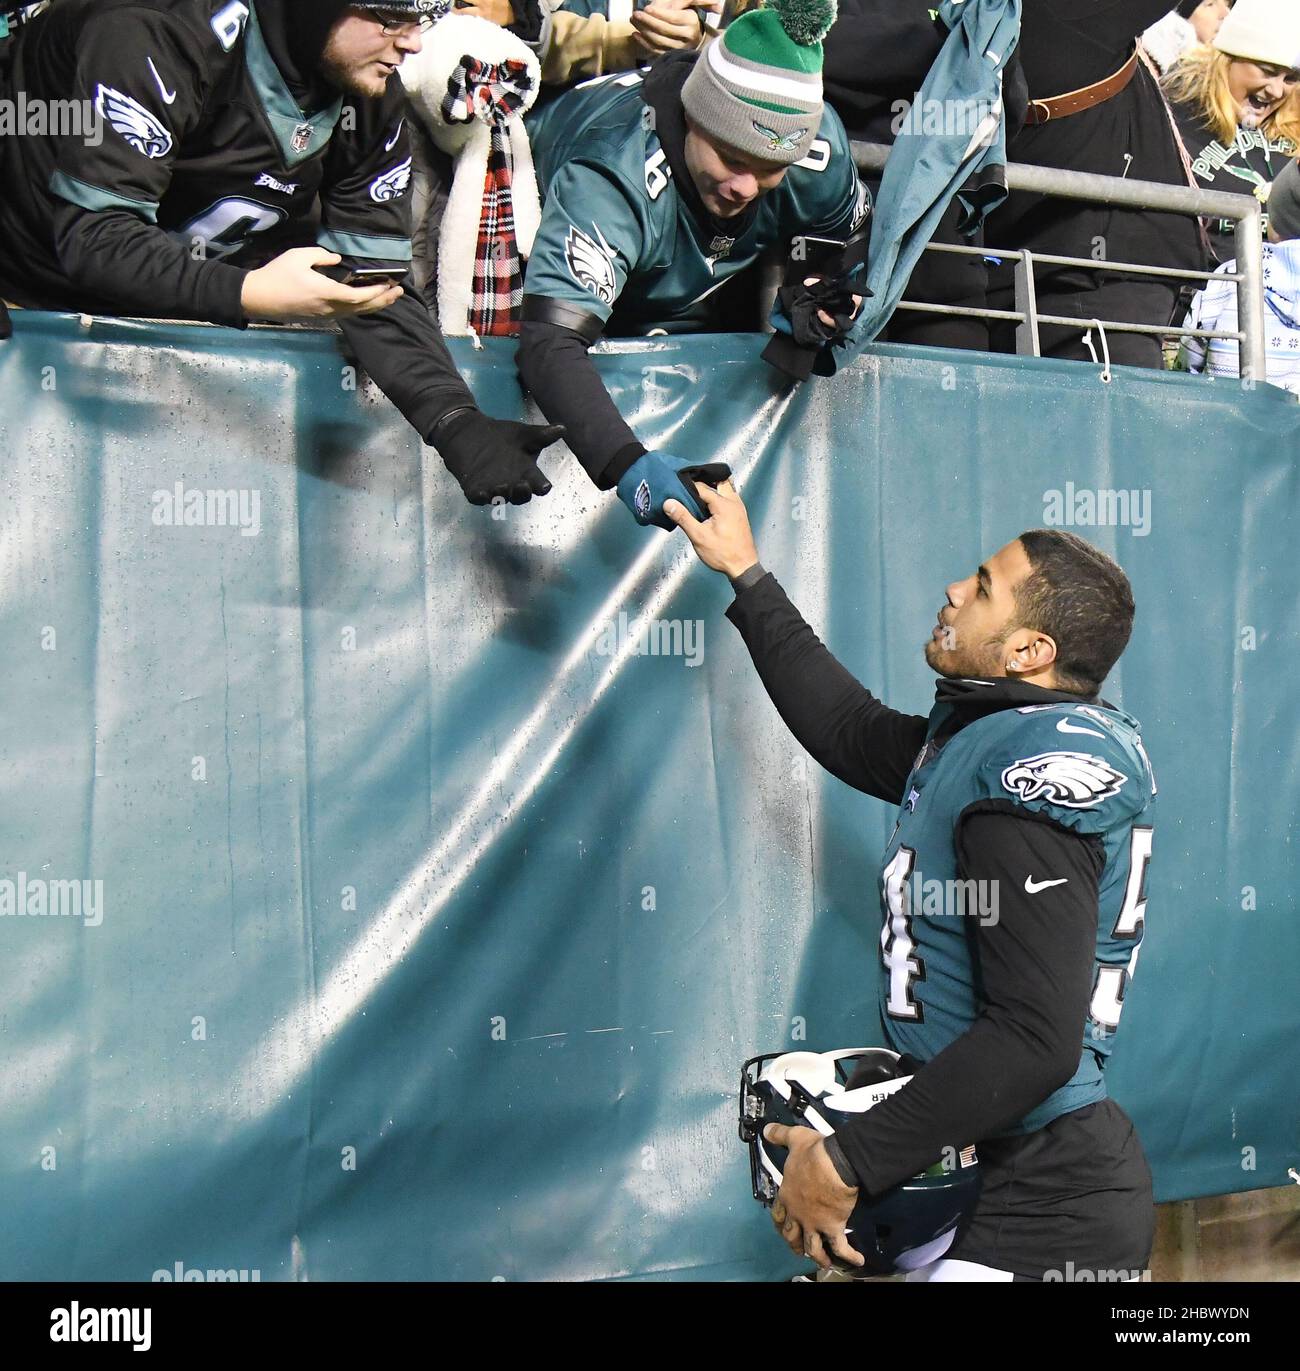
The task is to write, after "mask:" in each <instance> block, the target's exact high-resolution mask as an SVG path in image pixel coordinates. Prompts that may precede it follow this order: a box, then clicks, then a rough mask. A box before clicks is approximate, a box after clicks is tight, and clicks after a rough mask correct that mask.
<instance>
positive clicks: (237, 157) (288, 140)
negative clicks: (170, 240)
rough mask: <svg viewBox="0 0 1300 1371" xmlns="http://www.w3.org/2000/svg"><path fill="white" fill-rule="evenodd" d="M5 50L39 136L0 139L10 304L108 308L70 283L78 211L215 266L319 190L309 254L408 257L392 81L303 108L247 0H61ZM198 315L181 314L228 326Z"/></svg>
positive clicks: (83, 286)
mask: <svg viewBox="0 0 1300 1371" xmlns="http://www.w3.org/2000/svg"><path fill="white" fill-rule="evenodd" d="M14 49H15V51H14V61H13V65H12V70H11V72H10V75H9V79H8V82H7V85H8V89H7V90H6V91H4V92H3V93H4V94H6V95H7V96H8V97H9V98H10V99H14V100H18V99H21V101H22V107H23V108H26V109H28V110H29V111H36V110H38V109H39V110H40V111H41V112H42V114H41V123H42V127H40V128H37V127H36V124H35V123H34V122H33V120H34V118H35V116H34V115H33V116H32V117H31V118H29V121H28V122H29V123H31V127H30V128H29V129H27V130H26V136H22V137H7V138H0V173H2V174H3V179H4V184H5V193H4V196H3V197H0V248H3V256H4V258H5V259H7V263H8V267H9V271H8V272H6V274H7V275H12V274H13V271H12V269H13V267H14V264H15V263H21V274H20V275H19V278H18V280H17V282H15V283H13V284H14V286H15V287H16V288H17V290H18V293H19V296H20V298H21V296H23V295H27V296H31V297H35V299H34V302H36V303H41V304H45V305H46V306H53V307H56V308H57V307H64V308H75V309H78V310H83V311H87V312H91V313H94V312H97V311H100V310H102V311H104V312H110V311H112V310H113V308H114V307H115V306H116V307H118V309H119V310H120V307H121V306H122V304H123V303H124V301H122V300H121V299H118V298H114V297H113V295H112V294H111V293H110V294H109V297H108V298H104V297H103V296H99V297H98V298H97V296H96V289H97V285H100V284H101V283H96V282H93V281H78V282H76V283H75V284H74V283H73V282H72V281H70V280H69V275H70V271H69V268H70V266H72V265H74V264H71V263H69V262H68V261H66V260H64V258H65V254H63V253H61V252H60V247H59V245H58V244H59V242H60V238H61V236H62V238H63V240H64V242H65V245H66V239H67V237H68V235H67V229H68V227H69V224H70V223H71V219H72V218H75V216H76V215H77V214H78V212H88V213H92V214H95V213H100V212H105V211H107V212H121V213H126V214H131V215H134V216H136V217H137V218H139V219H141V220H143V221H145V222H147V223H149V224H154V225H157V226H158V227H159V228H160V229H163V230H165V231H167V232H168V233H170V234H172V235H174V236H175V237H176V238H178V239H179V240H180V241H181V242H183V243H184V244H185V246H186V247H187V249H189V251H190V254H191V256H192V257H193V258H194V259H195V260H204V261H214V260H218V259H222V258H228V257H232V256H233V255H234V254H236V253H238V252H239V251H240V250H241V249H242V248H244V247H245V246H247V245H249V244H250V243H252V242H255V241H256V239H257V235H259V234H265V233H266V232H267V231H268V230H272V229H276V228H278V227H280V226H281V225H287V224H288V223H289V222H290V221H293V220H302V219H307V217H308V216H309V215H310V213H311V212H312V210H313V207H314V204H315V201H316V199H317V196H318V195H319V197H320V202H321V231H320V233H319V235H318V241H319V243H320V245H321V246H323V247H326V248H328V249H330V250H331V251H335V252H339V253H340V254H342V255H344V256H346V257H350V258H352V259H361V260H372V261H376V262H389V261H392V262H403V263H404V262H409V260H410V256H411V246H410V223H409V214H410V210H409V195H408V194H407V188H408V185H409V182H410V176H411V162H410V151H409V148H408V144H407V139H406V130H405V128H404V126H403V113H404V99H403V96H402V91H401V85H400V82H398V81H397V80H396V79H394V80H392V81H391V82H390V84H389V88H388V92H387V94H386V95H385V96H384V97H383V98H382V99H374V100H367V99H363V98H361V97H359V96H348V97H346V98H345V97H344V96H342V95H341V94H340V95H339V96H338V97H337V98H336V99H335V100H334V101H333V103H332V104H330V105H329V106H327V107H326V108H324V109H320V110H316V111H312V112H304V111H303V110H301V109H300V108H299V107H298V106H297V104H296V102H295V100H294V97H293V95H292V94H291V93H290V91H289V88H288V86H287V85H286V82H285V79H284V77H283V76H282V75H281V73H280V70H279V68H278V67H277V66H276V64H275V62H274V60H273V59H272V57H271V53H270V51H269V49H268V47H267V44H266V41H265V39H264V37H263V34H262V31H261V28H260V26H259V24H258V19H257V11H256V0H247V3H245V2H244V0H129V3H128V2H127V0H60V3H59V4H56V5H53V6H51V8H50V9H49V10H47V11H46V12H45V13H44V14H42V15H41V16H39V17H38V18H37V19H35V20H34V21H32V22H31V24H30V25H28V26H27V28H26V29H24V30H23V31H21V33H20V37H19V38H18V39H17V40H16V43H15V44H14ZM138 267H139V272H140V273H141V275H139V276H137V277H136V279H135V281H134V285H135V287H136V289H135V291H134V292H133V294H134V295H137V296H140V297H142V298H144V299H148V298H150V295H149V286H148V283H147V281H146V280H145V279H143V278H144V277H147V274H148V272H149V270H150V264H149V262H147V261H144V262H141V263H140V264H138ZM0 270H3V266H0ZM101 288H102V287H101ZM23 302H24V303H27V302H28V301H26V300H24V301H23ZM130 303H132V304H133V305H134V304H135V300H134V299H133V300H132V301H131V302H130ZM194 304H195V309H194V310H193V312H192V317H208V318H213V321H214V322H222V323H231V324H238V323H241V322H242V317H241V316H239V315H238V311H237V310H236V311H235V314H236V317H232V318H224V317H214V314H218V315H219V314H221V313H223V311H221V310H215V311H214V310H213V309H211V308H205V307H204V306H205V304H206V305H211V304H212V302H200V301H198V300H196V301H195V302H194ZM133 312H141V311H139V310H138V309H137V310H133Z"/></svg>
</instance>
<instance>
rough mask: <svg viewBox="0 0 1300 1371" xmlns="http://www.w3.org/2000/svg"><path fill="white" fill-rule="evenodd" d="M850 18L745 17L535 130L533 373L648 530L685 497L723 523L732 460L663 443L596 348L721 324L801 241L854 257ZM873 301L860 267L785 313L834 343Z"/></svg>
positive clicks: (526, 358) (809, 333)
mask: <svg viewBox="0 0 1300 1371" xmlns="http://www.w3.org/2000/svg"><path fill="white" fill-rule="evenodd" d="M834 15H835V8H834V4H833V0H784V3H782V4H781V6H780V7H779V8H776V9H770V10H759V11H755V12H751V13H749V14H746V15H743V16H742V17H741V18H740V19H738V20H736V21H735V23H733V24H732V25H731V26H730V27H729V28H728V29H727V30H726V32H725V33H724V34H723V36H722V37H721V38H719V39H717V40H716V41H714V42H712V43H710V44H709V45H708V47H706V48H705V49H704V51H703V52H701V53H698V54H697V53H680V54H673V55H671V56H669V57H668V58H665V59H664V60H663V61H661V62H659V63H658V64H657V65H656V66H655V67H654V68H653V69H652V70H651V71H650V72H649V73H648V74H645V75H642V74H641V73H637V72H631V73H627V74H624V75H618V76H612V77H603V78H600V79H599V80H597V81H592V82H588V83H586V84H585V85H584V86H579V87H578V88H577V89H576V90H574V91H572V92H569V93H568V94H567V95H565V96H563V97H562V98H561V99H559V100H557V101H555V102H554V103H553V104H551V105H550V106H549V107H548V108H547V109H546V110H544V111H543V112H542V113H541V115H540V116H538V118H537V119H536V120H535V121H533V122H532V124H531V125H530V130H529V136H530V140H531V144H532V150H533V157H534V160H535V162H536V166H537V173H538V182H539V185H540V186H541V188H542V190H543V192H544V195H545V203H544V206H543V212H542V220H541V226H540V228H539V230H538V233H537V237H536V240H535V242H534V245H533V249H532V253H531V256H530V258H529V262H528V269H527V276H526V280H525V284H524V306H523V318H524V323H523V328H522V331H521V336H520V346H519V371H520V374H521V376H522V378H523V380H524V383H525V385H526V386H527V387H528V389H529V390H530V391H531V392H532V394H533V395H534V397H535V398H536V400H537V402H538V404H539V405H540V406H541V408H542V411H543V412H544V413H545V414H546V415H548V416H550V417H552V418H553V420H554V421H555V422H557V423H558V422H564V423H566V424H567V426H568V442H569V446H570V447H571V448H572V450H573V451H574V453H575V454H576V455H577V457H578V459H579V460H580V461H581V462H582V464H583V466H584V467H585V468H586V470H587V472H588V474H589V475H590V476H591V478H592V479H593V480H594V481H595V482H596V484H597V486H599V487H600V488H601V489H603V490H608V489H610V488H612V487H615V486H617V488H618V493H619V497H620V498H621V499H622V500H623V501H624V503H626V504H627V505H628V507H629V508H630V509H631V510H632V512H633V514H634V516H635V517H636V519H637V521H638V522H639V523H642V524H656V525H658V526H659V527H662V528H672V527H673V525H672V523H671V522H670V521H669V520H668V519H667V518H666V517H665V516H664V514H663V502H664V500H665V499H667V498H669V497H670V496H671V497H673V498H675V499H679V500H684V501H686V502H687V503H688V505H689V507H690V508H691V509H692V510H694V511H695V512H696V513H697V514H698V515H699V516H700V517H705V516H704V510H703V508H702V507H701V506H700V504H699V503H698V501H697V500H696V499H695V496H694V487H693V485H692V484H691V483H690V476H691V473H692V471H702V472H703V478H704V479H706V480H708V479H713V480H716V479H717V478H718V476H719V475H720V474H725V467H721V466H715V467H713V468H703V469H701V468H691V465H690V463H688V462H686V461H685V460H684V459H682V458H679V457H676V456H674V455H672V454H670V453H664V452H647V451H646V449H645V447H644V446H643V445H642V444H641V443H640V442H639V441H638V439H637V437H636V435H635V434H634V433H633V432H632V430H631V429H630V428H629V427H628V425H627V424H626V423H625V422H624V421H623V419H622V418H621V417H620V416H619V414H618V411H617V409H616V408H615V406H614V404H613V402H612V401H611V400H610V398H609V395H608V393H607V392H606V391H605V389H604V387H603V386H602V385H601V383H600V380H599V377H598V376H597V375H596V372H595V368H594V367H593V365H592V363H591V361H590V358H589V357H588V352H587V350H588V349H589V348H590V347H591V345H592V344H593V343H594V342H595V341H596V340H597V339H598V338H599V337H600V336H601V335H602V334H603V333H615V334H622V335H624V336H627V335H645V334H648V333H651V332H654V331H663V332H690V331H693V332H701V331H707V330H708V329H709V328H710V325H711V315H710V307H711V305H712V303H713V297H714V296H715V294H716V292H718V291H719V289H720V288H721V287H723V286H725V285H726V283H727V282H728V281H729V280H730V279H731V278H732V277H734V276H735V275H736V274H737V273H738V272H740V271H742V270H743V269H745V268H746V267H749V266H752V265H753V264H754V263H755V262H756V261H758V259H759V258H760V257H761V256H762V255H763V254H764V253H765V252H766V251H767V250H768V249H769V248H771V247H773V246H777V245H779V246H780V248H781V249H783V250H784V249H786V248H788V246H789V245H790V243H791V242H792V240H794V239H796V238H801V237H805V238H806V237H811V238H822V239H827V240H831V241H832V242H834V243H840V244H846V243H848V244H850V247H848V248H847V249H845V250H844V252H843V253H842V254H838V255H839V257H840V260H841V261H850V260H854V258H853V257H852V254H853V252H854V250H855V248H856V247H857V245H858V244H860V243H861V241H862V238H863V237H864V236H865V235H863V234H862V233H861V231H862V229H863V225H864V223H865V221H866V219H867V216H868V214H869V209H870V200H869V197H868V195H867V192H866V190H865V188H864V187H863V186H862V184H861V182H860V181H859V180H858V177H857V173H856V171H855V170H854V166H853V161H852V158H851V156H850V152H849V145H848V139H847V137H846V135H845V132H844V128H843V125H842V124H841V123H840V120H839V118H838V116H837V115H836V114H835V113H834V111H833V110H831V109H829V108H826V107H825V106H824V105H823V102H822V81H821V67H822V49H821V41H820V40H821V37H822V36H823V35H824V33H825V32H826V30H827V28H829V26H830V23H831V21H832V20H833V18H834ZM855 235H859V236H858V238H857V239H855ZM830 253H831V256H832V257H834V256H836V255H837V253H836V250H835V249H830ZM821 274H822V275H823V276H828V277H831V276H836V272H835V270H834V269H833V268H832V269H827V268H826V267H823V268H822V269H821ZM836 284H838V287H839V288H838V289H835V288H830V289H828V287H833V286H834V285H836ZM800 289H802V288H800ZM858 303H859V300H858V297H857V296H855V295H854V294H853V291H852V289H851V285H850V282H849V280H848V277H847V272H846V273H845V275H844V279H843V280H840V279H839V278H838V277H836V282H832V281H823V282H821V283H820V285H815V286H812V287H810V288H809V289H807V290H805V291H804V293H803V297H802V298H801V299H800V300H799V301H798V302H797V304H795V305H793V306H792V307H791V308H790V309H789V310H788V311H787V313H788V314H791V315H797V319H796V320H795V324H797V325H798V327H795V325H794V324H792V323H791V321H790V319H788V318H782V319H781V320H779V321H778V322H779V323H780V324H781V325H782V326H784V327H785V329H786V330H787V331H788V332H794V333H795V335H796V337H798V338H800V341H803V342H805V343H806V344H807V345H808V346H810V347H830V346H833V344H834V341H835V339H836V338H837V337H839V336H840V335H841V334H842V333H843V331H844V330H846V329H847V327H848V326H849V324H850V323H851V320H852V316H853V314H854V312H855V311H856V309H857V306H858ZM800 330H802V332H800ZM560 415H563V416H564V419H563V420H561V419H559V418H558V416H560ZM684 471H685V472H686V479H685V481H684V480H683V476H682V473H683V472H684Z"/></svg>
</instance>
